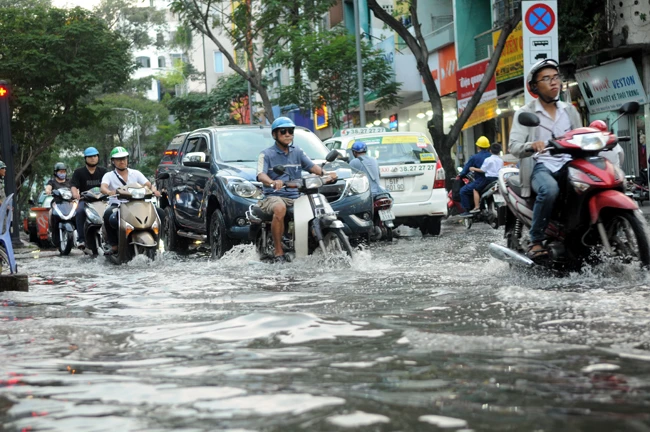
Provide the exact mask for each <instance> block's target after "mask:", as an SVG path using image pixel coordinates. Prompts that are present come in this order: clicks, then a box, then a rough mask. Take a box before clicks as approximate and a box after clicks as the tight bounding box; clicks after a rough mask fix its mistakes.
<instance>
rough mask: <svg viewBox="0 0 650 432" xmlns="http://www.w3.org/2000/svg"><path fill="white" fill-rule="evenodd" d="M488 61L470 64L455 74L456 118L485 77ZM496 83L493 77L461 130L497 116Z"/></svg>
mask: <svg viewBox="0 0 650 432" xmlns="http://www.w3.org/2000/svg"><path fill="white" fill-rule="evenodd" d="M489 62H490V60H489V59H486V60H483V61H480V62H477V63H474V64H471V65H469V66H467V67H465V68H463V69H459V70H458V71H457V72H456V78H457V83H458V84H457V86H458V116H459V117H460V116H461V114H462V113H463V111H464V110H465V107H467V104H468V103H469V100H470V99H471V98H472V96H473V95H474V93H476V90H478V87H479V85H480V84H481V80H482V79H483V76H484V75H485V70H486V69H487V66H488V63H489ZM496 111H497V83H496V79H495V78H494V76H493V77H492V79H491V80H490V82H489V84H488V86H487V88H486V89H485V91H484V92H483V95H482V96H481V100H480V101H479V103H478V105H477V106H476V108H475V109H474V111H473V112H472V115H471V116H470V117H469V119H468V120H467V122H465V125H464V126H463V130H465V129H468V128H470V127H472V126H474V125H477V124H479V123H483V122H484V121H486V120H490V119H492V118H495V117H496V116H497V113H496Z"/></svg>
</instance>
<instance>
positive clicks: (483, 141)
mask: <svg viewBox="0 0 650 432" xmlns="http://www.w3.org/2000/svg"><path fill="white" fill-rule="evenodd" d="M476 147H480V148H484V149H487V148H490V140H489V139H487V138H486V137H484V136H482V137H480V138H479V139H477V140H476Z"/></svg>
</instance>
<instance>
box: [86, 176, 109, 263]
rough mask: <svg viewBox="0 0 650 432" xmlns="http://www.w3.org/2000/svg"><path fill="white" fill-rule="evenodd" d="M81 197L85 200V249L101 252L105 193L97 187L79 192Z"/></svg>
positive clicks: (97, 253) (94, 252)
mask: <svg viewBox="0 0 650 432" xmlns="http://www.w3.org/2000/svg"><path fill="white" fill-rule="evenodd" d="M81 199H82V200H83V201H85V203H86V204H85V206H84V211H85V212H86V223H85V224H84V227H83V230H84V237H85V239H86V250H88V251H89V252H90V253H91V254H92V255H99V253H100V252H102V253H103V249H102V243H103V241H104V239H103V235H102V227H103V225H104V211H106V206H107V204H106V195H104V194H103V193H101V192H100V190H99V188H98V187H95V188H92V189H90V190H87V191H85V192H82V193H81Z"/></svg>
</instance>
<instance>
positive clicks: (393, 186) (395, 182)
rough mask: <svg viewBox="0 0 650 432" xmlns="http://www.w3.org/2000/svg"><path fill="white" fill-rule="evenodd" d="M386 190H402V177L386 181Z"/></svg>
mask: <svg viewBox="0 0 650 432" xmlns="http://www.w3.org/2000/svg"><path fill="white" fill-rule="evenodd" d="M386 189H387V190H388V191H389V192H397V191H403V190H404V177H390V178H387V179H386Z"/></svg>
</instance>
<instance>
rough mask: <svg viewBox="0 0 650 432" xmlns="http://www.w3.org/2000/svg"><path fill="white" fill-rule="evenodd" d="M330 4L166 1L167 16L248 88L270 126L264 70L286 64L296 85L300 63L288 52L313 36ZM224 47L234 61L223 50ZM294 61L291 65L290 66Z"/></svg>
mask: <svg viewBox="0 0 650 432" xmlns="http://www.w3.org/2000/svg"><path fill="white" fill-rule="evenodd" d="M333 3H334V1H333V0H326V1H313V0H264V1H261V2H259V3H256V4H255V5H254V4H253V1H252V0H243V1H240V2H231V1H230V0H172V2H171V10H172V11H173V12H175V13H177V14H178V15H179V16H180V18H181V20H182V21H183V22H184V23H185V24H186V25H188V26H190V27H191V28H192V29H193V30H195V31H198V32H199V33H201V34H203V35H205V36H206V37H208V38H209V39H210V40H212V42H214V44H215V45H216V46H217V47H218V48H219V50H220V51H221V53H222V54H223V55H224V57H225V58H226V59H227V60H228V66H229V67H230V68H231V69H232V70H234V71H235V72H236V73H237V74H239V75H240V76H241V77H243V78H244V79H246V80H247V81H248V82H250V84H251V87H252V88H253V89H254V90H255V91H256V92H257V93H259V95H260V98H261V99H262V106H263V108H264V115H265V117H266V118H267V119H268V120H269V121H273V120H274V116H273V109H272V103H271V98H270V96H269V93H268V91H267V88H266V83H265V81H266V80H265V77H264V71H265V69H266V67H267V66H269V65H273V64H281V63H284V62H291V63H292V64H293V65H294V66H295V68H294V78H295V79H296V80H297V81H300V77H301V73H300V65H301V63H300V61H299V59H298V57H297V56H295V54H293V52H292V47H295V46H296V44H295V43H292V41H294V38H296V37H299V36H301V35H304V34H305V33H306V32H312V31H314V29H315V27H316V23H317V22H318V21H319V20H320V19H321V17H322V14H323V13H325V12H326V11H327V10H328V9H329V7H330V6H331V5H332V4H333ZM227 42H230V43H231V44H232V45H233V46H234V47H235V52H236V53H237V54H236V56H234V55H233V54H232V53H230V52H229V50H228V49H226V46H227V45H228V43H227ZM291 59H295V61H291Z"/></svg>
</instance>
